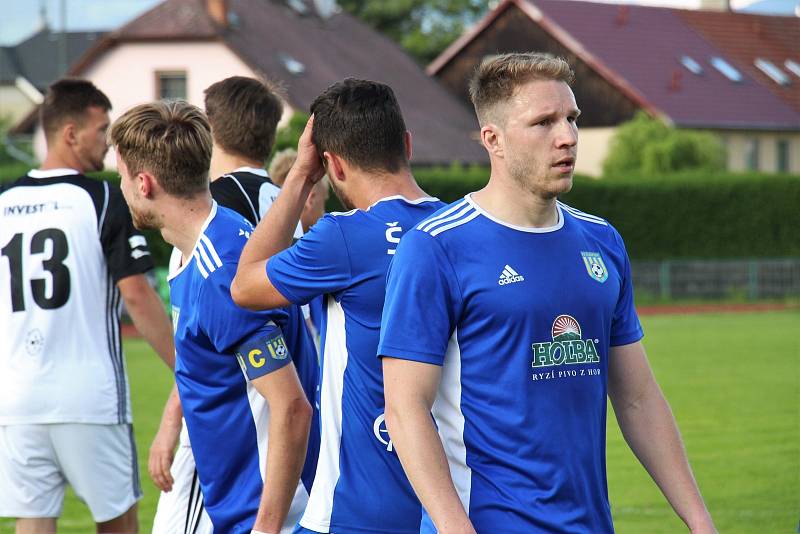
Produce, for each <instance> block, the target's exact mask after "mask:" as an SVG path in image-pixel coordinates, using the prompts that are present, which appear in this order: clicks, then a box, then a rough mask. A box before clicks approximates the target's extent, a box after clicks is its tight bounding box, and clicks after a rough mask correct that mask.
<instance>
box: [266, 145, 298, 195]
mask: <svg viewBox="0 0 800 534" xmlns="http://www.w3.org/2000/svg"><path fill="white" fill-rule="evenodd" d="M296 159H297V151H296V150H295V149H293V148H287V149H284V150H281V151H280V152H278V153H277V154H275V155H274V156H273V157H272V162H271V163H270V164H269V178H270V180H272V183H273V184H275V185H277V186H278V187H283V182H285V181H286V175H287V174H289V169H291V168H292V165H294V161H295V160H296Z"/></svg>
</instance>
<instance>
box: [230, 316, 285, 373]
mask: <svg viewBox="0 0 800 534" xmlns="http://www.w3.org/2000/svg"><path fill="white" fill-rule="evenodd" d="M235 352H236V359H237V360H238V361H239V366H240V367H241V368H242V372H244V374H245V376H246V377H247V380H255V379H256V378H259V377H261V376H264V375H266V374H269V373H271V372H273V371H277V370H278V369H280V368H281V367H283V366H285V365H288V364H289V363H291V361H292V358H291V355H290V354H289V348H288V347H287V346H286V341H285V340H284V339H283V332H282V331H281V329H280V327H278V326H275V327H274V329H273V330H270V331H269V332H266V333H260V334H259V335H257V336H256V337H254V338H251V339H248V340H247V341H245V342H244V343H242V344H241V345H239V346H238V347H236V349H235Z"/></svg>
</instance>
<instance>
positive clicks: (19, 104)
mask: <svg viewBox="0 0 800 534" xmlns="http://www.w3.org/2000/svg"><path fill="white" fill-rule="evenodd" d="M35 105H36V104H35V103H34V102H33V101H31V99H30V98H28V97H27V96H26V95H25V93H23V92H22V91H20V90H19V89H18V88H17V87H16V86H15V85H0V118H2V119H11V122H10V124H16V123H17V122H19V121H20V120H21V119H22V118H23V117H25V116H26V115H27V114H28V113H30V112H31V110H32V109H33V108H34V106H35Z"/></svg>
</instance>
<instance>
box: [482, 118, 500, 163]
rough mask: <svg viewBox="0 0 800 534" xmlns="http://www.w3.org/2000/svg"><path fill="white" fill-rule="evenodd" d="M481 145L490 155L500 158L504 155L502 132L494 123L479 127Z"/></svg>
mask: <svg viewBox="0 0 800 534" xmlns="http://www.w3.org/2000/svg"><path fill="white" fill-rule="evenodd" d="M480 137H481V144H482V145H483V147H484V148H485V149H486V150H487V152H489V154H490V155H493V156H496V157H499V158H502V157H503V156H504V154H505V143H504V139H503V131H502V129H500V128H499V127H498V126H497V125H496V124H494V123H488V124H486V125H484V126H483V127H481V132H480Z"/></svg>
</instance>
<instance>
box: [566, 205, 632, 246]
mask: <svg viewBox="0 0 800 534" xmlns="http://www.w3.org/2000/svg"><path fill="white" fill-rule="evenodd" d="M558 207H559V208H560V210H561V213H562V215H563V217H564V219H565V223H566V221H567V220H568V221H569V222H570V223H571V224H574V226H575V227H577V228H579V229H580V231H582V232H586V233H588V234H591V235H592V236H593V237H595V238H596V239H598V240H600V241H602V242H605V243H606V244H607V245H608V246H611V247H616V248H621V249H623V250H624V248H625V245H624V244H623V241H622V236H621V235H620V234H619V232H618V231H617V229H616V228H614V226H613V225H612V224H611V223H609V222H608V221H607V220H606V219H603V218H602V217H599V216H597V215H592V214H590V213H586V212H584V211H581V210H579V209H577V208H573V207H572V206H569V205H568V204H565V203H563V202H561V201H558Z"/></svg>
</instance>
